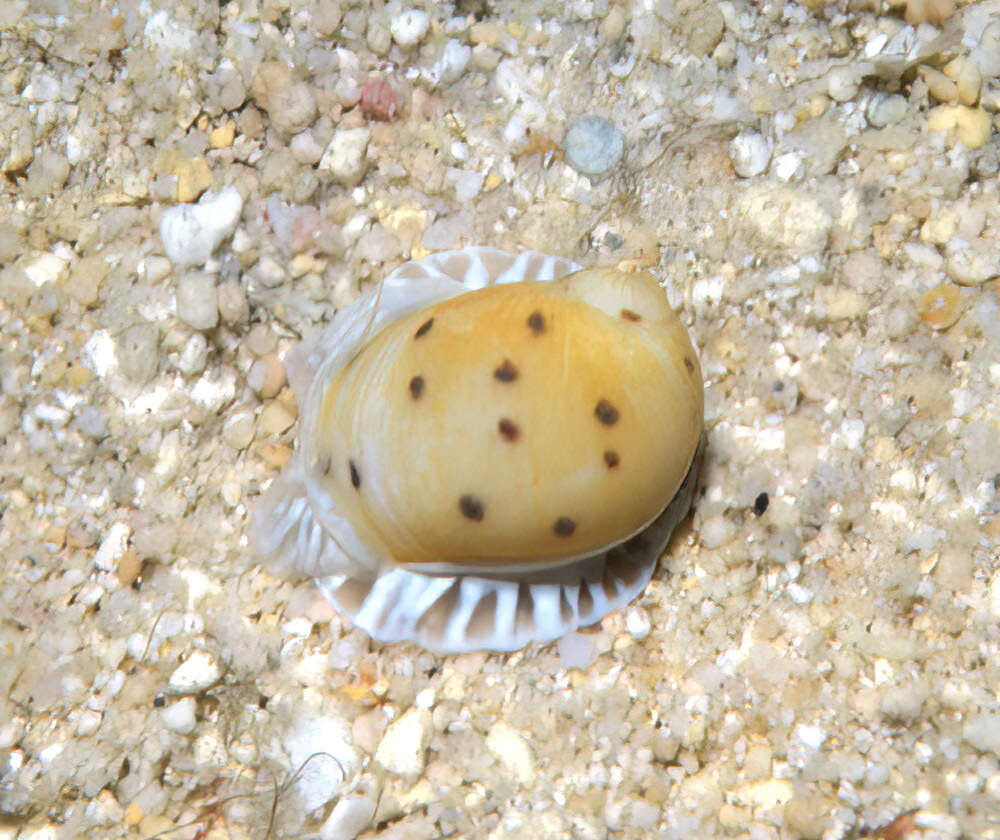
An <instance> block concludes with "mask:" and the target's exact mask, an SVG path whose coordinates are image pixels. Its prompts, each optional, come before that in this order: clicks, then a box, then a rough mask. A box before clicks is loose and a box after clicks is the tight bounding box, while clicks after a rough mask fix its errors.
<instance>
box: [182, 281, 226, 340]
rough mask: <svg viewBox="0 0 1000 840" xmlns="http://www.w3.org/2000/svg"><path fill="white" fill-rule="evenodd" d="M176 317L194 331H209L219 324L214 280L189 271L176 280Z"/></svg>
mask: <svg viewBox="0 0 1000 840" xmlns="http://www.w3.org/2000/svg"><path fill="white" fill-rule="evenodd" d="M176 303H177V317H178V318H180V319H181V320H182V321H183V322H184V323H185V324H187V325H188V326H189V327H191V328H192V329H195V330H210V329H212V328H214V327H215V326H216V325H217V324H218V323H219V303H218V294H217V292H216V289H215V278H214V277H213V276H212V275H211V274H206V273H205V272H203V271H189V272H187V273H185V274H183V275H181V277H180V278H179V279H178V280H177V296H176Z"/></svg>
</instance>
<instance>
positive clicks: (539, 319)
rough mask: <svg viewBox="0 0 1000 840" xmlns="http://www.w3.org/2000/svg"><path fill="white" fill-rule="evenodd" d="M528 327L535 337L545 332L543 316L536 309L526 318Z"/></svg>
mask: <svg viewBox="0 0 1000 840" xmlns="http://www.w3.org/2000/svg"><path fill="white" fill-rule="evenodd" d="M528 327H529V329H530V330H531V331H532V332H533V333H534V334H535V335H541V334H542V333H543V332H545V316H544V315H543V314H542V313H541V312H539V311H538V310H537V309H536V310H535V311H534V312H532V313H531V314H530V315H529V316H528Z"/></svg>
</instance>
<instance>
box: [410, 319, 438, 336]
mask: <svg viewBox="0 0 1000 840" xmlns="http://www.w3.org/2000/svg"><path fill="white" fill-rule="evenodd" d="M433 326H434V319H433V318H428V319H427V320H426V321H424V322H423V323H422V324H421V325H420V326H419V327H417V331H416V332H415V333H414V334H413V337H414V338H421V337H423V336H425V335H427V333H428V332H429V331H430V328H431V327H433Z"/></svg>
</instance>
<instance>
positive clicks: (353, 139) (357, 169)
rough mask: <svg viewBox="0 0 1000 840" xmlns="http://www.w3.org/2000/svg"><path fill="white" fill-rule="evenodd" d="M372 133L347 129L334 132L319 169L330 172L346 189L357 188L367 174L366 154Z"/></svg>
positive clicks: (362, 129)
mask: <svg viewBox="0 0 1000 840" xmlns="http://www.w3.org/2000/svg"><path fill="white" fill-rule="evenodd" d="M371 136H372V133H371V131H370V130H368V129H367V128H347V129H340V130H338V131H336V132H334V135H333V139H331V140H330V143H329V145H328V146H327V147H326V151H325V152H323V157H322V159H321V160H320V162H319V169H320V170H321V171H324V172H330V173H331V174H332V175H333V177H334V178H335V179H336V180H337V181H339V182H340V183H341V184H343V185H344V186H346V187H353V186H356V185H357V184H358V183H359V182H360V181H361V178H362V176H363V175H364V173H365V164H366V159H365V156H366V152H367V150H368V141H369V140H371Z"/></svg>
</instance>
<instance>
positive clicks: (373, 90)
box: [360, 79, 403, 121]
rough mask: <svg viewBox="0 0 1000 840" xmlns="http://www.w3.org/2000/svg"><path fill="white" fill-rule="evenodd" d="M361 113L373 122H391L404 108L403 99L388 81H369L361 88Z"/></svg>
mask: <svg viewBox="0 0 1000 840" xmlns="http://www.w3.org/2000/svg"><path fill="white" fill-rule="evenodd" d="M360 105H361V113H362V114H364V115H365V116H366V117H368V118H369V119H373V120H383V121H387V120H391V119H393V117H395V116H396V114H397V113H399V111H400V109H401V108H402V107H403V97H402V96H401V95H400V93H399V91H398V90H397V89H396V86H395V85H394V84H393V83H392V82H390V81H388V80H387V79H369V80H368V81H367V82H365V83H364V84H363V85H362V86H361V102H360Z"/></svg>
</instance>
